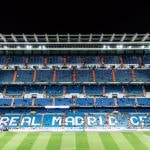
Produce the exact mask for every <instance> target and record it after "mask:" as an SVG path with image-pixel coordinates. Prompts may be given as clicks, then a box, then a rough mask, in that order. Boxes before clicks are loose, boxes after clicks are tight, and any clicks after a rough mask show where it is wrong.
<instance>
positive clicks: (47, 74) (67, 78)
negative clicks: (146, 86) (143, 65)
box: [0, 69, 150, 82]
mask: <svg viewBox="0 0 150 150" xmlns="http://www.w3.org/2000/svg"><path fill="white" fill-rule="evenodd" d="M149 77H150V69H117V70H112V69H100V70H88V69H86V70H76V71H73V70H68V69H67V70H65V69H64V70H35V71H34V70H17V71H14V70H0V82H150V78H149Z"/></svg>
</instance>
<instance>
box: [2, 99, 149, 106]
mask: <svg viewBox="0 0 150 150" xmlns="http://www.w3.org/2000/svg"><path fill="white" fill-rule="evenodd" d="M139 105H140V106H150V98H138V99H134V98H117V99H116V98H36V99H34V98H33V99H31V98H16V99H6V98H3V99H0V106H11V107H28V106H32V107H34V106H43V107H44V106H93V107H103V106H104V107H107V106H108V107H109V106H119V107H120V106H139Z"/></svg>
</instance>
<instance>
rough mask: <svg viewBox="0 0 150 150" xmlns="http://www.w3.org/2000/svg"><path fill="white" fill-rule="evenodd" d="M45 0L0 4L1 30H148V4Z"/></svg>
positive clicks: (99, 31) (14, 31)
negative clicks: (46, 0)
mask: <svg viewBox="0 0 150 150" xmlns="http://www.w3.org/2000/svg"><path fill="white" fill-rule="evenodd" d="M99 1H100V3H96V2H94V1H93V0H92V1H91V2H93V3H89V2H87V1H85V2H84V3H82V4H81V0H80V2H78V1H73V0H70V2H65V3H64V0H61V2H59V1H57V0H55V1H54V2H53V3H52V1H51V0H49V3H48V2H45V1H44V0H41V2H37V1H35V2H34V3H33V2H32V3H31V1H30V2H27V0H25V1H24V0H20V2H17V1H15V0H11V2H6V1H5V3H1V5H0V32H1V33H8V34H9V33H30V34H32V33H40V34H42V33H49V34H56V33H60V34H66V33H87V34H88V33H124V32H127V33H136V32H137V33H147V32H150V8H149V6H150V5H149V4H148V3H146V2H144V3H138V2H136V3H131V2H127V1H125V0H124V1H123V0H120V1H121V2H120V3H117V2H115V3H114V2H113V3H112V2H111V3H110V2H109V1H115V0H109V1H108V2H106V1H105V3H102V1H101V0H99Z"/></svg>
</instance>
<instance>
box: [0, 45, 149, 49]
mask: <svg viewBox="0 0 150 150" xmlns="http://www.w3.org/2000/svg"><path fill="white" fill-rule="evenodd" d="M2 48H4V49H10V47H8V46H4V47H2ZM16 48H17V49H22V48H24V47H20V46H17V47H16ZM25 48H26V49H32V48H33V47H32V45H26V47H25ZM37 48H38V49H46V48H47V47H46V46H45V45H40V46H38V47H37ZM111 48H114V47H110V46H109V45H103V47H102V49H111ZM116 48H117V49H123V48H132V46H126V47H123V45H117V46H116ZM134 48H135V47H134ZM139 48H150V45H149V46H144V45H142V46H139Z"/></svg>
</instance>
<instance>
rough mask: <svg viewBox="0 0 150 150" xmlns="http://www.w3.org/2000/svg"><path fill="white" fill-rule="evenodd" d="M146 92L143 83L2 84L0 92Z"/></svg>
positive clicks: (101, 93) (16, 93)
mask: <svg viewBox="0 0 150 150" xmlns="http://www.w3.org/2000/svg"><path fill="white" fill-rule="evenodd" d="M146 92H150V87H149V86H141V85H128V86H125V85H124V86H120V85H105V86H102V85H101V86H100V85H85V86H81V85H68V86H67V85H66V86H59V85H52V86H42V85H39V86H38V85H34V86H25V85H24V86H19V85H13V86H0V93H3V94H4V95H7V96H11V95H12V96H15V95H16V96H17V95H18V96H20V95H23V94H33V93H34V94H46V95H54V96H57V95H64V94H74V95H75V94H85V95H89V96H90V95H91V96H92V95H93V96H94V95H97V96H105V95H106V94H118V93H119V94H123V95H124V96H132V95H139V96H144V95H145V94H146Z"/></svg>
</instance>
